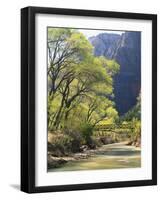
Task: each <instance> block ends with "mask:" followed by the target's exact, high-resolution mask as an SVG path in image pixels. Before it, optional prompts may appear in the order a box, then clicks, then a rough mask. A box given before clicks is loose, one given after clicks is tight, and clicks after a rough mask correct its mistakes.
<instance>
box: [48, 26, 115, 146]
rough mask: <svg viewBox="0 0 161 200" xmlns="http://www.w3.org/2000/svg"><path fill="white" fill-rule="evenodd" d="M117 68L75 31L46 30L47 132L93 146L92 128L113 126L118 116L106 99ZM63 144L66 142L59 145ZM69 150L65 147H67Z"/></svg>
mask: <svg viewBox="0 0 161 200" xmlns="http://www.w3.org/2000/svg"><path fill="white" fill-rule="evenodd" d="M118 70H119V65H118V64H117V63H116V62H115V61H114V60H108V59H106V58H105V57H103V56H100V57H95V56H94V55H93V47H92V45H91V44H90V42H89V41H88V40H87V39H86V37H85V36H84V35H83V34H82V33H80V32H79V31H77V30H74V29H67V28H48V130H49V131H57V130H61V131H62V132H64V134H67V135H68V136H70V138H72V141H70V142H69V143H72V144H73V143H74V142H73V141H77V142H76V144H75V146H79V145H80V144H81V143H82V137H83V139H84V140H85V143H86V144H88V145H92V134H93V128H94V127H95V126H96V125H97V124H98V123H101V122H102V121H103V120H110V121H111V122H112V123H114V122H115V121H116V120H117V119H118V113H117V111H116V109H115V108H114V103H113V102H112V101H111V100H110V99H109V98H108V97H110V96H112V95H113V76H114V75H115V74H116V73H117V72H118ZM61 142H62V143H64V145H65V144H66V141H64V140H63V141H61ZM66 145H67V146H68V144H66Z"/></svg>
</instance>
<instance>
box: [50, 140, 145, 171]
mask: <svg viewBox="0 0 161 200" xmlns="http://www.w3.org/2000/svg"><path fill="white" fill-rule="evenodd" d="M136 167H141V151H140V148H136V147H134V146H127V145H125V143H115V144H110V145H103V146H102V147H100V148H99V149H98V150H97V151H95V152H94V153H93V154H92V156H90V157H89V158H87V159H82V160H79V161H69V162H67V163H66V164H64V165H63V166H61V167H59V168H54V169H50V170H49V172H58V171H76V170H92V169H95V170H96V169H119V168H136Z"/></svg>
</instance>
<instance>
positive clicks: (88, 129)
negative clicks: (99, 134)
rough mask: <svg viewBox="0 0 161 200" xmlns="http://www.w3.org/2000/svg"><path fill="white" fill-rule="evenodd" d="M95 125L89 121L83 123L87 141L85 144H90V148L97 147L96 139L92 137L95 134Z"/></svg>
mask: <svg viewBox="0 0 161 200" xmlns="http://www.w3.org/2000/svg"><path fill="white" fill-rule="evenodd" d="M93 129H94V128H93V126H92V125H91V124H89V123H84V124H82V125H81V133H82V136H83V139H84V141H85V144H86V145H88V146H89V147H90V148H95V147H96V144H95V142H94V140H93V139H92V135H93Z"/></svg>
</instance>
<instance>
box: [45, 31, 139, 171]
mask: <svg viewBox="0 0 161 200" xmlns="http://www.w3.org/2000/svg"><path fill="white" fill-rule="evenodd" d="M46 42H47V66H46V67H47V119H46V120H47V129H48V131H47V138H48V140H47V171H48V172H49V173H51V172H65V171H79V170H103V169H115V170H117V169H125V168H140V167H141V32H140V31H128V30H112V29H110V27H109V29H108V30H107V29H105V30H103V29H87V28H73V27H71V28H70V27H47V41H46ZM44 67H45V66H44Z"/></svg>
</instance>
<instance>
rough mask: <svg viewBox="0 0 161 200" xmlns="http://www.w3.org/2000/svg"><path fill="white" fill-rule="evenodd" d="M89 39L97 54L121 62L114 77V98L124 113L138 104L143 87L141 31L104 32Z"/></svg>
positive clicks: (120, 112)
mask: <svg viewBox="0 0 161 200" xmlns="http://www.w3.org/2000/svg"><path fill="white" fill-rule="evenodd" d="M89 41H90V42H91V44H92V45H93V46H94V53H95V55H96V56H100V55H103V56H105V57H107V58H109V59H115V60H116V61H117V62H118V63H119V64H120V72H119V73H118V74H117V75H116V76H115V77H114V95H115V99H114V100H115V103H116V108H117V110H118V112H119V114H120V115H122V114H124V113H126V112H127V111H128V110H129V109H130V108H132V107H133V106H134V105H135V104H136V98H137V96H138V95H139V92H140V88H141V33H140V32H125V33H122V35H119V34H109V33H102V34H99V35H97V36H94V37H90V38H89Z"/></svg>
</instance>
